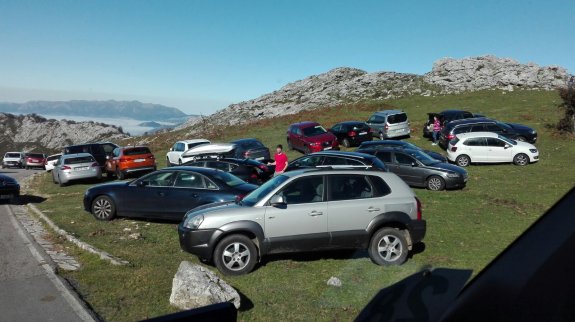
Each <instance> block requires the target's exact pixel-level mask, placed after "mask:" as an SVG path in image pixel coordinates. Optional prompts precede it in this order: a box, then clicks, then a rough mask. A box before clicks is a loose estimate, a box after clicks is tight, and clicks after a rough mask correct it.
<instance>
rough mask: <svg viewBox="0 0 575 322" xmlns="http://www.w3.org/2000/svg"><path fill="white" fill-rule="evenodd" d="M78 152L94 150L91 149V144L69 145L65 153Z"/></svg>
mask: <svg viewBox="0 0 575 322" xmlns="http://www.w3.org/2000/svg"><path fill="white" fill-rule="evenodd" d="M76 153H92V152H91V151H90V146H88V145H76V146H69V147H67V148H66V149H65V154H76Z"/></svg>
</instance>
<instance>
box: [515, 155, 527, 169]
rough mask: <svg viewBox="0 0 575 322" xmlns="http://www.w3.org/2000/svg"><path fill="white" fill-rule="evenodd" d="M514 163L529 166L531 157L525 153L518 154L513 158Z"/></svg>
mask: <svg viewBox="0 0 575 322" xmlns="http://www.w3.org/2000/svg"><path fill="white" fill-rule="evenodd" d="M513 163H514V164H515V165H519V166H524V165H528V164H529V157H528V156H527V154H525V153H519V154H516V155H515V156H514V157H513Z"/></svg>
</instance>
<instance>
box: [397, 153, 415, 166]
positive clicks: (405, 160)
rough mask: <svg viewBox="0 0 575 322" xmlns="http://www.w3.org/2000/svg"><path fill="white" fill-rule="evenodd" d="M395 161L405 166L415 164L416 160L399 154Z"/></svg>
mask: <svg viewBox="0 0 575 322" xmlns="http://www.w3.org/2000/svg"><path fill="white" fill-rule="evenodd" d="M395 160H396V161H397V163H399V164H404V165H411V164H412V163H414V162H415V159H413V158H412V157H411V156H409V155H407V154H403V153H398V152H396V153H395Z"/></svg>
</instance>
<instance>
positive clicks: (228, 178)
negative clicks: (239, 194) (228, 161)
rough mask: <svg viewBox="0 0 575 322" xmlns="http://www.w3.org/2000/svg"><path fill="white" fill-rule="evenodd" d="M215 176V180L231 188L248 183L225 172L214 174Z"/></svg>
mask: <svg viewBox="0 0 575 322" xmlns="http://www.w3.org/2000/svg"><path fill="white" fill-rule="evenodd" d="M213 176H214V178H216V179H219V180H221V181H223V182H225V184H226V185H228V186H229V187H237V186H240V185H242V184H245V183H246V182H245V181H243V180H242V179H240V178H238V177H236V176H234V175H233V174H229V173H227V172H223V171H217V172H215V173H214V175H213Z"/></svg>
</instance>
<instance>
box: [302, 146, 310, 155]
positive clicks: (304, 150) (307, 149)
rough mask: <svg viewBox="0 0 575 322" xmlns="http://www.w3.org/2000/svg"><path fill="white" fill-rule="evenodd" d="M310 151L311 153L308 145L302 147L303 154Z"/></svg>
mask: <svg viewBox="0 0 575 322" xmlns="http://www.w3.org/2000/svg"><path fill="white" fill-rule="evenodd" d="M310 153H311V150H310V149H309V146H305V147H304V148H303V154H305V155H307V154H310Z"/></svg>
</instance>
